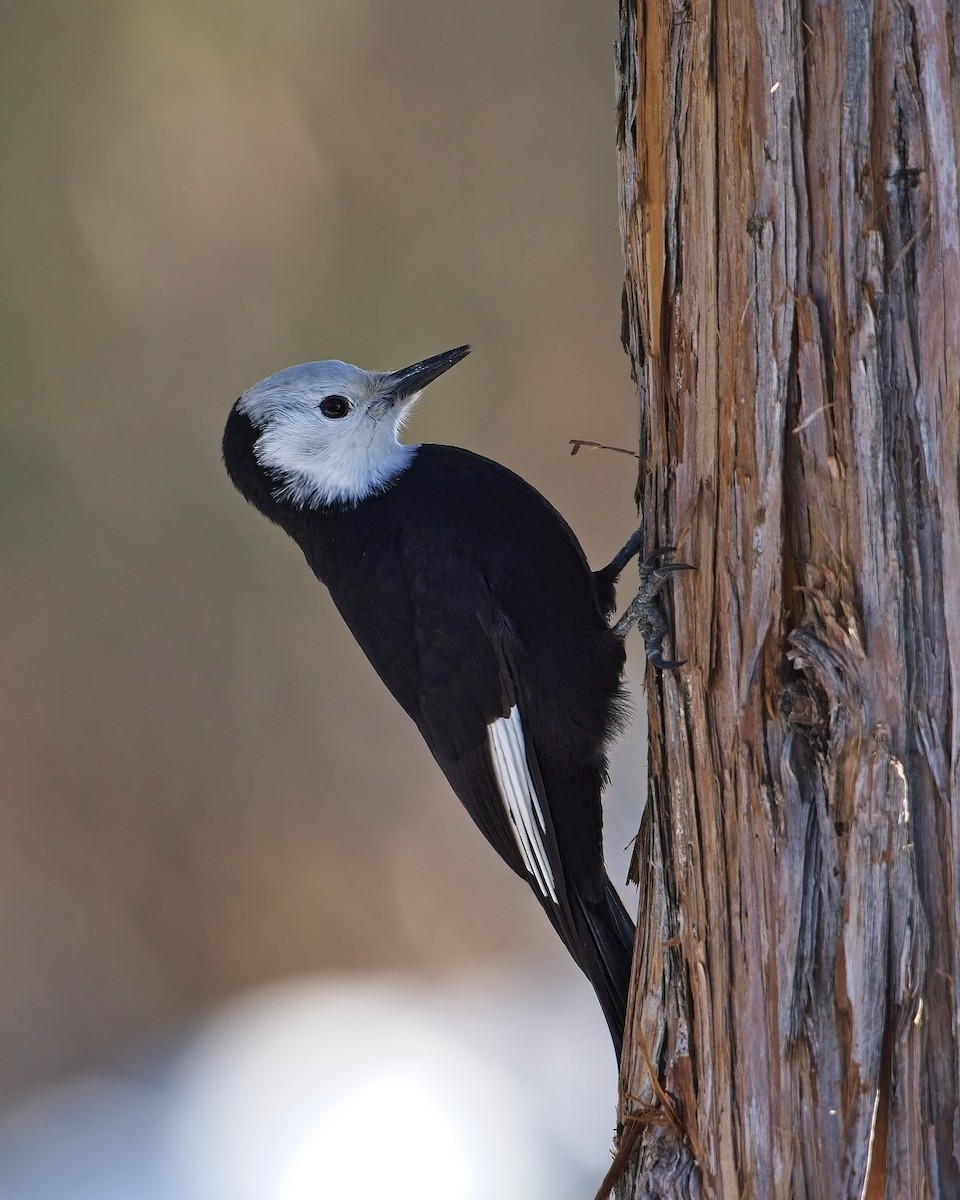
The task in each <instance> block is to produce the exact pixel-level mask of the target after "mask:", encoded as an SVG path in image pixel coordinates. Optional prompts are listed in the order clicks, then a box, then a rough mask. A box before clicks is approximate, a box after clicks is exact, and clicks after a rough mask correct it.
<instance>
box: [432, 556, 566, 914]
mask: <svg viewBox="0 0 960 1200" xmlns="http://www.w3.org/2000/svg"><path fill="white" fill-rule="evenodd" d="M413 559H414V561H417V559H416V556H413ZM434 567H435V569H436V567H437V563H436V560H435V559H434ZM450 569H451V570H452V571H455V572H456V586H455V588H445V587H442V586H440V587H437V586H433V587H430V588H419V587H414V588H413V589H412V595H413V597H414V604H415V614H414V625H413V628H414V632H415V639H416V644H417V665H418V682H419V694H418V697H417V707H416V710H415V711H414V712H413V713H412V714H411V715H412V716H413V717H414V720H415V721H416V722H417V726H418V728H419V729H420V732H421V734H422V736H423V738H424V741H425V742H426V743H427V745H428V747H429V748H430V751H431V753H432V754H433V756H434V758H435V759H436V760H437V763H438V764H439V766H440V768H441V770H442V771H443V773H444V774H445V775H446V777H447V779H448V780H449V782H450V784H451V786H452V787H453V789H454V791H455V792H456V793H457V796H458V797H459V798H460V801H461V802H462V804H463V805H464V807H465V808H466V809H467V811H468V812H469V813H470V815H471V817H472V818H473V819H474V821H475V822H476V824H477V825H478V826H479V828H480V829H481V831H482V832H483V834H484V835H485V837H486V838H487V840H488V841H489V842H490V843H491V844H492V845H493V847H494V848H495V849H496V850H497V852H498V853H499V854H500V856H501V857H502V858H503V859H505V861H506V862H507V863H508V864H509V865H510V866H511V867H512V868H513V869H514V870H515V871H516V872H517V873H518V874H519V875H521V876H523V877H524V878H526V879H527V880H528V881H529V883H530V885H531V887H533V889H534V891H535V892H536V893H537V894H538V895H539V897H540V899H541V902H543V903H545V904H548V905H549V904H554V905H556V904H562V903H563V902H564V895H565V890H566V888H565V879H564V864H563V862H562V859H561V856H560V852H559V849H558V846H557V839H556V836H555V833H554V827H553V821H552V815H551V811H550V805H549V799H548V797H547V795H546V792H545V789H544V783H543V777H542V774H541V771H540V765H539V762H538V760H537V753H536V747H535V746H534V744H533V742H532V739H531V737H530V735H529V730H528V728H527V726H526V723H525V718H524V712H523V703H522V701H521V697H520V688H519V687H518V680H519V674H520V666H519V662H520V661H522V658H523V655H524V647H523V645H522V644H521V642H520V640H519V638H518V635H517V632H516V629H515V628H514V626H513V623H512V622H511V620H510V617H509V614H508V613H507V612H506V611H505V610H504V609H503V607H502V606H501V605H500V604H499V603H498V600H497V598H496V597H495V596H494V594H493V592H492V590H491V587H490V584H489V582H488V581H487V579H486V578H485V577H484V576H483V574H482V573H481V572H480V571H479V570H478V569H476V568H474V567H471V566H470V565H468V564H465V563H463V562H462V561H459V560H458V561H456V562H451V564H450ZM435 582H436V581H435Z"/></svg>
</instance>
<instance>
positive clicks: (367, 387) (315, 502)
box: [237, 346, 470, 508]
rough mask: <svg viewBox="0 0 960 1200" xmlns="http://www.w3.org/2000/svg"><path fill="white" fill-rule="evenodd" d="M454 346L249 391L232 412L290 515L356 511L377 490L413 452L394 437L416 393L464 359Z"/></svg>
mask: <svg viewBox="0 0 960 1200" xmlns="http://www.w3.org/2000/svg"><path fill="white" fill-rule="evenodd" d="M469 352H470V347H469V346H458V347H457V348H456V349H455V350H447V351H446V352H445V353H443V354H437V355H435V356H434V357H433V358H427V359H424V360H423V361H422V362H418V363H414V364H413V366H410V367H404V368H403V370H401V371H390V372H376V371H363V370H361V369H360V368H359V367H353V366H351V365H350V364H349V363H344V362H338V361H337V360H336V359H330V360H328V361H327V362H312V363H303V364H302V365H300V366H297V367H287V368H286V369H285V370H283V371H278V372H277V374H276V375H270V376H269V377H268V378H266V379H262V380H261V381H260V382H259V383H255V384H254V385H253V387H251V388H248V389H247V391H245V392H244V393H243V395H242V396H241V397H240V399H239V401H238V402H237V407H238V408H239V410H240V411H241V412H242V413H244V414H245V415H246V416H247V417H248V418H249V420H250V422H251V424H252V425H253V426H254V428H255V429H256V430H257V431H258V434H259V436H258V438H257V442H256V446H255V449H254V453H255V454H256V457H257V461H258V462H259V463H260V465H261V467H263V468H265V469H266V470H268V471H269V472H270V473H271V475H273V476H274V477H275V478H276V479H278V480H279V481H280V482H279V486H278V488H277V489H276V492H275V496H276V499H278V500H282V501H285V502H287V503H290V504H293V505H295V506H296V507H297V508H317V507H320V506H322V505H327V504H359V503H360V501H362V500H364V499H366V498H367V497H368V496H371V495H374V494H375V493H376V492H379V491H382V490H383V488H385V487H386V486H387V485H388V484H389V483H390V481H391V480H392V479H394V478H395V477H396V476H397V475H399V474H400V472H401V471H404V470H405V469H406V468H407V467H408V466H409V465H410V463H411V462H412V460H413V458H414V456H415V454H416V452H417V449H418V447H417V446H407V445H402V444H401V443H400V441H399V440H398V434H399V433H400V430H401V428H402V427H403V423H404V420H405V419H406V417H407V415H408V414H409V412H410V409H411V408H412V407H413V404H414V403H415V402H416V400H417V398H418V397H419V395H420V392H421V390H422V389H423V388H425V387H426V386H427V384H428V383H431V382H432V381H433V380H434V379H436V378H437V377H438V376H439V375H442V374H443V372H444V371H446V370H448V369H449V368H450V367H452V366H453V365H454V364H455V363H458V362H459V361H460V360H461V359H462V358H463V357H465V355H467V354H469Z"/></svg>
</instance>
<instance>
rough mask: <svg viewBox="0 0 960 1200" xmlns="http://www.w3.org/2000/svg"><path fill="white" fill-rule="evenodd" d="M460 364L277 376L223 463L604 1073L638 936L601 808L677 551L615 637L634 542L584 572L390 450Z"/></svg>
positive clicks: (571, 544)
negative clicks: (327, 616) (406, 738)
mask: <svg viewBox="0 0 960 1200" xmlns="http://www.w3.org/2000/svg"><path fill="white" fill-rule="evenodd" d="M469 351H470V347H469V346H466V345H464V346H458V347H456V348H455V349H453V350H448V351H445V352H444V353H442V354H438V355H434V356H433V357H430V358H426V359H422V360H420V361H418V362H416V363H414V364H413V365H412V366H409V367H405V368H403V369H401V370H398V371H388V372H377V371H366V370H362V369H361V368H359V367H356V366H352V365H351V364H349V363H345V362H341V361H339V360H327V361H321V362H310V363H304V364H301V365H298V366H292V367H287V368H286V369H284V370H281V371H279V372H277V373H276V374H274V375H270V376H268V377H267V378H266V379H263V380H261V381H260V382H259V383H256V384H254V385H253V386H252V387H250V388H248V389H247V390H246V391H245V392H243V394H242V395H241V396H240V398H239V399H238V400H237V401H236V403H235V404H234V405H233V407H232V408H231V410H230V413H229V416H228V418H227V422H226V427H225V429H224V435H223V442H222V453H223V461H224V465H225V467H226V470H227V473H228V475H229V477H230V479H231V480H232V482H233V484H234V485H235V486H236V488H237V490H238V491H239V492H240V493H241V495H242V496H243V497H245V499H246V500H247V501H249V502H250V503H251V504H252V505H253V506H254V507H255V508H256V509H258V510H259V511H260V512H261V513H262V514H263V515H264V516H265V517H267V518H268V519H269V520H270V521H272V522H273V523H274V524H275V525H277V526H278V527H279V528H280V529H282V530H283V531H284V532H285V533H287V534H288V535H289V536H290V537H291V538H292V539H293V540H294V542H296V544H297V545H298V546H299V547H300V550H301V551H302V552H303V555H304V557H305V559H306V561H307V563H308V565H309V566H310V568H311V570H312V571H313V573H314V575H315V576H316V577H317V579H318V580H319V581H320V582H321V583H323V584H324V585H325V586H326V587H327V589H328V591H329V593H330V596H331V598H332V600H333V602H334V604H335V606H336V608H337V609H338V610H339V612H340V614H341V616H342V618H343V620H344V621H345V622H346V625H347V626H348V628H349V630H350V632H351V633H352V634H353V636H354V638H355V639H356V641H357V643H358V644H359V646H360V648H361V650H362V651H363V652H364V654H365V655H366V656H367V658H368V659H369V661H370V663H371V664H372V666H373V667H374V669H375V671H376V672H377V674H378V675H379V676H380V678H381V680H382V681H383V683H384V684H385V685H386V686H387V688H388V689H389V691H390V692H391V693H392V694H393V696H394V697H395V699H396V700H397V701H398V702H399V704H400V705H401V707H402V708H403V709H404V710H405V712H406V713H407V714H408V715H409V716H410V717H411V718H412V719H413V721H414V723H415V724H416V726H417V729H418V730H419V732H420V734H421V736H422V737H423V740H424V741H425V742H426V744H427V747H428V748H429V750H430V752H431V753H432V755H433V757H434V759H435V760H436V762H437V764H438V766H439V767H440V770H441V771H442V772H443V774H444V775H445V776H446V778H447V780H448V781H449V783H450V786H451V787H452V789H453V791H454V792H455V794H456V795H457V796H458V797H459V799H460V801H461V802H462V804H463V805H464V807H465V808H466V810H467V812H468V813H469V815H470V816H471V817H472V818H473V820H474V822H475V823H476V825H477V826H478V827H479V828H480V830H481V832H482V833H483V834H484V836H485V837H486V838H487V840H488V841H489V842H490V843H491V845H492V846H493V848H494V849H495V850H496V851H497V853H498V854H499V855H500V857H501V858H502V859H503V860H504V861H505V862H506V864H507V865H508V866H509V867H510V868H511V869H512V870H513V871H514V872H515V873H516V874H517V875H519V876H520V877H521V878H523V879H525V880H526V881H527V883H528V884H529V885H530V887H531V889H532V891H533V893H534V895H535V896H536V898H537V900H538V901H539V903H540V905H541V906H542V908H543V909H544V911H545V912H546V915H547V917H548V919H549V920H550V922H551V924H552V925H553V927H554V929H555V930H556V932H557V933H558V934H559V936H560V938H561V940H562V941H563V943H564V944H565V946H566V947H567V949H568V951H569V952H570V954H571V956H572V957H573V959H574V961H575V962H576V963H577V964H578V966H579V967H580V969H581V970H582V971H583V973H584V974H585V975H586V977H587V979H588V980H589V982H590V983H591V985H592V986H593V989H594V991H595V993H596V995H597V999H598V1000H599V1003H600V1007H601V1009H602V1010H603V1014H604V1017H605V1018H606V1022H607V1026H608V1028H609V1030H610V1034H611V1037H612V1039H613V1042H614V1048H615V1050H616V1052H617V1056H618V1059H619V1057H620V1053H621V1047H622V1044H623V1038H624V1026H625V1021H626V1011H627V995H628V990H629V982H630V969H631V960H632V954H633V944H634V937H635V927H634V923H633V921H632V919H631V918H630V916H629V914H628V913H627V911H626V909H625V907H624V905H623V902H622V901H621V899H620V897H619V895H618V893H617V890H616V888H615V886H614V884H613V883H612V881H611V880H610V878H609V876H608V875H607V871H606V868H605V865H604V860H603V848H602V809H601V792H602V790H603V787H604V784H605V782H606V779H607V747H608V745H609V743H610V741H611V739H612V738H613V737H614V736H615V735H616V734H617V733H618V732H619V731H620V729H621V727H622V726H623V724H624V721H625V719H626V700H625V692H624V686H623V682H622V675H623V667H624V659H625V650H624V638H625V636H626V633H627V632H628V630H629V629H630V628H631V627H633V626H634V625H637V624H638V623H639V625H640V627H641V632H643V633H644V634H645V637H646V641H647V653H648V657H649V658H650V660H651V661H652V662H653V664H654V666H656V667H659V668H661V669H666V670H670V669H675V668H677V667H679V666H681V665H682V660H680V661H675V660H670V659H665V658H664V657H663V655H662V652H661V645H662V639H663V637H664V636H665V634H666V632H667V628H668V627H667V624H666V621H665V619H664V618H663V615H662V611H661V609H660V607H659V602H658V598H657V596H658V593H659V591H660V589H661V587H662V586H663V584H664V582H665V581H666V580H667V579H668V578H669V577H670V575H671V573H672V572H673V571H677V570H683V569H688V564H685V563H677V562H672V561H669V562H668V561H665V560H666V559H667V557H668V556H669V555H670V554H672V553H673V547H659V548H657V549H656V550H654V551H653V552H652V553H651V554H650V555H648V556H646V558H644V559H643V560H642V563H641V569H640V577H641V587H640V592H639V593H638V595H637V597H636V599H635V601H634V602H633V604H632V605H631V606H630V608H628V610H627V612H626V613H625V614H624V616H623V618H621V620H620V621H618V622H616V623H615V624H613V625H611V623H610V622H611V618H612V615H613V613H614V607H615V586H616V582H617V579H618V577H619V575H620V573H621V572H622V570H623V569H624V567H625V566H626V565H627V563H629V562H630V560H631V559H632V558H634V557H636V556H639V553H640V550H641V547H642V541H643V529H642V526H641V528H640V529H639V530H637V531H636V532H635V533H634V535H633V536H632V537H631V538H630V539H629V540H628V541H627V543H626V545H625V546H624V547H623V549H622V550H621V551H620V552H619V553H618V554H617V555H615V556H614V558H613V559H612V560H611V562H610V563H609V564H607V565H606V566H605V567H603V568H602V569H600V570H598V571H592V570H591V569H590V567H589V565H588V563H587V559H586V556H585V554H584V551H583V549H582V548H581V546H580V543H579V542H578V540H577V538H576V536H575V535H574V533H573V531H572V530H571V528H570V527H569V525H568V524H567V522H566V521H565V520H564V519H563V517H562V516H561V515H560V514H559V512H557V510H556V509H555V508H554V507H553V506H552V505H551V504H550V503H549V501H548V500H546V499H545V497H544V496H542V495H541V494H540V492H538V491H537V490H536V489H535V488H534V487H532V486H531V485H530V484H528V483H527V482H525V481H524V480H523V479H522V478H520V476H518V475H516V474H514V473H513V472H512V471H510V470H509V469H508V468H506V467H504V466H501V465H500V464H498V463H496V462H493V461H491V460H490V459H488V458H484V457H482V456H480V455H479V454H475V453H473V452H471V451H469V450H465V449H461V448H458V447H455V446H444V445H430V444H422V445H421V444H411V443H405V442H401V440H400V433H401V431H402V429H403V426H404V423H405V421H406V420H407V418H408V417H409V415H410V412H411V409H412V408H413V405H414V404H415V402H416V401H417V400H418V399H419V396H420V393H421V392H422V390H423V389H424V388H425V387H426V386H427V385H428V384H430V383H432V382H434V381H435V380H436V379H437V378H439V376H441V375H442V374H444V372H446V371H448V370H449V369H450V368H451V367H453V366H454V365H455V364H456V363H458V362H460V361H461V359H463V358H464V357H465V356H466V355H467V354H468V353H469Z"/></svg>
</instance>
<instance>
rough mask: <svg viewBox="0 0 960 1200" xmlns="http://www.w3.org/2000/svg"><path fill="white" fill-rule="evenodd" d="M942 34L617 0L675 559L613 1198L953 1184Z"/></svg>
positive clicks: (949, 1193) (660, 481) (859, 7)
mask: <svg viewBox="0 0 960 1200" xmlns="http://www.w3.org/2000/svg"><path fill="white" fill-rule="evenodd" d="M958 48H960V4H958V2H957V0H953V2H952V3H950V2H948V0H919V2H917V3H913V4H911V3H909V2H908V0H903V2H895V0H876V3H872V4H871V3H870V2H869V0H862V2H857V0H837V2H835V3H827V2H824V3H817V2H816V0H805V2H804V3H796V2H792V0H784V2H783V3H782V4H771V3H769V0H720V2H718V3H715V4H711V3H707V2H706V0H686V2H685V0H672V2H669V0H647V2H646V3H638V0H621V25H620V42H619V58H618V67H619V89H620V91H619V153H620V173H621V199H622V220H623V234H624V252H625V257H626V270H627V278H626V284H625V289H624V330H623V334H624V342H625V344H626V346H627V349H628V351H629V353H630V355H631V358H632V362H633V369H634V372H635V375H636V380H637V385H638V389H639V394H640V405H641V414H642V419H641V440H640V453H641V464H642V470H641V481H640V493H639V494H640V498H641V500H642V505H643V511H644V515H645V519H646V524H647V530H648V535H647V540H648V545H649V546H652V545H653V544H654V542H658V543H660V544H671V545H676V546H678V547H679V548H680V555H679V557H681V558H682V559H685V560H686V561H687V562H691V563H693V564H695V565H696V567H697V570H696V572H689V573H687V574H685V575H682V576H677V577H675V582H674V583H673V584H672V593H671V596H670V598H669V600H668V603H669V606H670V609H671V610H672V618H673V626H674V630H675V639H674V646H673V648H672V649H673V654H674V657H680V658H682V657H686V658H687V659H688V662H687V665H686V666H685V667H683V668H681V670H679V671H677V672H675V673H664V674H659V675H654V674H653V673H652V672H650V673H649V675H648V682H649V686H650V690H649V719H650V789H649V800H648V805H647V810H646V813H645V816H644V820H643V826H642V829H641V832H640V837H639V840H638V850H637V858H636V870H637V874H638V879H639V883H640V888H641V901H640V923H639V933H638V943H637V946H638V948H637V955H636V959H635V977H634V992H633V1013H632V1018H631V1019H630V1021H628V1034H627V1050H626V1054H625V1058H624V1067H623V1075H622V1098H621V1104H622V1108H621V1115H622V1118H623V1120H624V1123H625V1124H624V1137H625V1138H627V1139H630V1140H631V1141H632V1142H633V1146H634V1149H633V1152H632V1154H631V1155H630V1158H629V1162H628V1165H627V1168H626V1171H625V1173H623V1174H622V1176H621V1179H620V1183H619V1185H618V1187H619V1192H618V1194H619V1195H620V1196H622V1197H641V1196H643V1197H647V1196H658V1197H660V1196H662V1197H691V1196H704V1197H719V1198H721V1200H739V1198H740V1197H744V1198H753V1197H755V1198H757V1200H768V1198H770V1200H780V1198H782V1200H803V1198H805V1197H817V1198H819V1197H823V1198H824V1200H844V1198H846V1197H851V1198H854V1200H862V1198H868V1200H878V1198H880V1197H888V1198H891V1200H893V1198H894V1197H896V1198H901V1197H902V1198H908V1200H915V1198H917V1200H919V1198H922V1197H940V1198H943V1200H956V1198H957V1197H958V1196H960V1113H958V1104H960V1073H958V1066H960V1058H958V1055H960V1037H958V1019H957V1006H958V996H960V986H958V985H960V904H958V881H957V870H956V865H955V864H956V863H957V861H958V851H960V791H958V783H960V779H958V775H960V508H958V469H960V468H958V435H960V361H958V355H960V336H958V334H960V329H958V325H960V219H958V204H957V157H958V156H957V147H958V132H960V84H958V78H957V77H956V76H955V75H954V74H953V69H954V66H955V63H956V61H957V51H958ZM631 1022H632V1024H631ZM651 1065H652V1069H653V1074H651V1070H650V1066H651Z"/></svg>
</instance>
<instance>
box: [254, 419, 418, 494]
mask: <svg viewBox="0 0 960 1200" xmlns="http://www.w3.org/2000/svg"><path fill="white" fill-rule="evenodd" d="M385 424H387V422H386V421H383V422H377V424H376V425H375V426H374V427H373V428H372V429H371V430H370V432H369V437H368V439H367V440H366V442H365V443H364V441H363V439H362V438H358V439H352V438H350V439H348V438H342V439H331V440H330V441H329V442H327V443H326V444H324V445H323V446H321V447H317V448H313V447H311V446H310V445H309V444H307V443H306V442H305V441H304V440H302V439H299V438H298V437H297V436H296V433H291V431H290V430H289V429H287V428H286V427H283V426H280V427H275V428H271V429H268V430H267V431H266V432H265V433H263V434H262V436H261V437H260V440H259V442H258V443H257V447H256V456H257V461H258V462H259V463H260V465H261V466H262V467H266V468H267V469H269V470H270V471H271V472H272V473H273V474H274V475H276V476H277V477H278V478H279V479H280V481H281V483H280V486H279V487H277V489H276V490H275V492H274V495H275V498H276V499H277V500H282V501H285V502H286V503H288V504H292V505H294V507H296V508H320V507H322V506H324V505H331V504H352V505H356V504H359V503H360V502H361V501H362V500H366V499H367V498H368V497H370V496H375V495H376V494H377V493H378V492H382V491H383V490H384V489H385V488H387V487H388V486H389V485H390V483H391V482H392V481H393V480H394V479H396V477H397V476H398V475H400V474H402V473H403V472H404V471H405V470H406V469H407V467H409V466H410V464H411V463H412V462H413V459H414V457H415V456H416V453H417V451H418V450H419V449H420V447H419V446H407V445H404V444H402V443H400V442H398V441H397V440H396V437H395V436H394V431H393V430H392V429H391V430H389V431H388V430H386V429H383V428H382V427H381V426H382V425H385Z"/></svg>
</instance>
